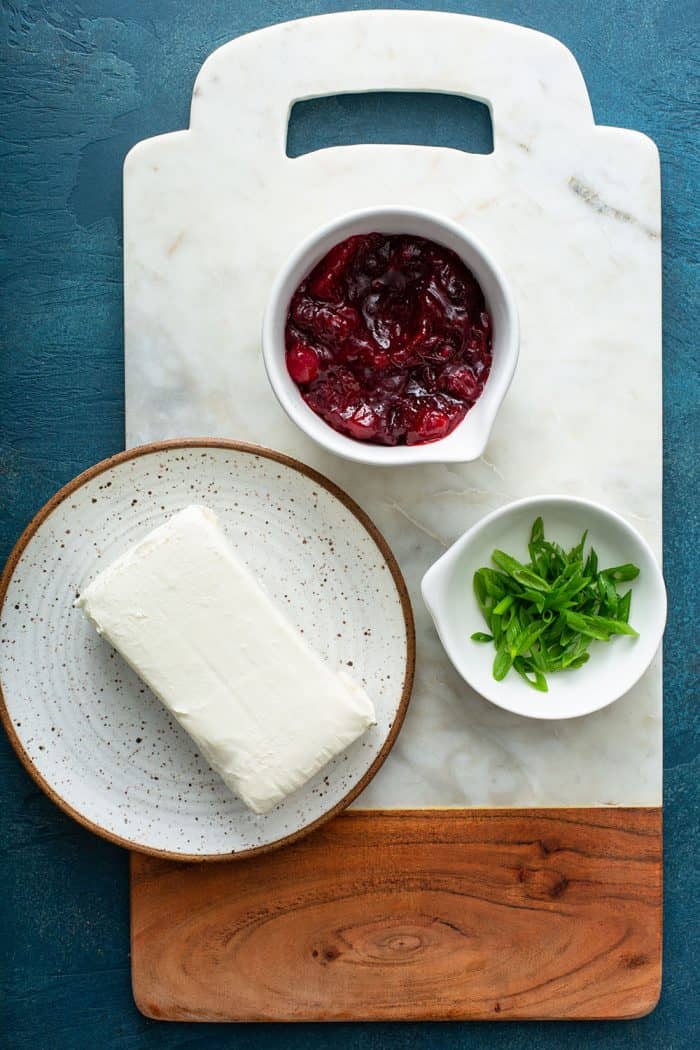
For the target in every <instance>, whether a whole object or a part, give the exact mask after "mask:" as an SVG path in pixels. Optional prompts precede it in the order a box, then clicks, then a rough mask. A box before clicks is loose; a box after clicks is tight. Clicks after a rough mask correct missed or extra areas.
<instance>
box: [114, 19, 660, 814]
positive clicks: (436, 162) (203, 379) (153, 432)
mask: <svg viewBox="0 0 700 1050" xmlns="http://www.w3.org/2000/svg"><path fill="white" fill-rule="evenodd" d="M392 88H393V89H397V90H398V89H403V90H439V91H446V92H453V93H459V94H464V95H469V96H472V97H476V98H479V99H482V100H484V101H487V102H488V103H489V105H490V107H491V111H492V117H493V124H494V152H493V154H490V155H487V156H484V155H471V154H465V153H461V152H459V151H456V150H450V149H442V148H440V149H435V148H429V147H412V146H397V145H392V146H376V145H364V146H349V147H337V148H331V149H326V150H321V151H318V152H316V153H312V154H307V155H304V156H301V157H297V158H294V159H290V158H288V157H286V155H285V153H284V142H285V139H286V122H287V119H288V113H289V110H290V107H291V105H292V103H293V102H294V101H296V100H298V99H301V98H308V97H313V96H317V95H324V94H328V93H334V92H348V91H363V90H391V89H392ZM124 190H125V296H126V300H125V301H126V310H125V321H126V395H127V403H126V415H127V440H128V443H129V444H130V445H135V444H138V443H141V442H145V441H150V440H155V439H159V438H166V437H175V436H184V435H218V436H225V437H232V438H238V439H243V440H248V441H255V442H260V443H262V444H265V445H268V446H271V447H273V448H277V449H281V450H283V451H285V452H288V453H290V454H292V455H295V456H297V457H299V458H300V459H302V460H303V461H304V462H306V463H309V464H310V465H312V466H314V467H316V468H317V469H319V470H321V471H322V472H323V473H325V474H327V475H328V476H329V477H331V478H332V479H333V480H335V481H336V482H338V483H339V484H340V485H341V486H342V487H343V488H345V489H346V490H347V491H348V492H349V493H350V494H351V495H352V496H353V497H354V498H355V499H357V501H358V502H359V503H360V504H361V505H362V506H363V507H364V508H365V509H366V510H367V511H368V513H369V514H370V515H371V516H372V517H373V519H374V520H375V522H376V524H377V525H378V526H379V528H380V529H381V530H382V531H383V533H384V534H385V536H386V538H387V540H388V541H389V543H390V545H391V546H392V549H393V550H394V553H395V554H396V556H397V559H398V561H399V564H400V565H401V568H402V570H403V572H404V574H405V577H406V580H407V583H408V585H409V589H410V591H411V595H412V599H413V605H414V612H415V616H416V627H417V644H418V651H417V677H416V685H415V690H414V696H413V700H412V702H411V705H410V708H409V712H408V715H407V718H406V722H405V725H404V728H403V730H402V732H401V734H400V736H399V739H398V741H397V744H396V746H395V748H394V751H393V752H392V754H391V755H390V757H389V759H388V760H387V762H386V764H385V766H384V767H383V769H382V770H381V771H380V773H379V775H378V776H377V777H376V778H375V780H374V781H373V782H372V784H371V785H370V786H369V788H368V789H367V790H366V791H365V792H364V793H363V795H362V797H361V799H360V800H359V802H358V804H360V805H364V806H370V807H381V806H432V805H448V806H454V805H470V806H489V805H491V806H522V805H608V804H609V805H620V804H628V805H635V804H639V805H641V804H648V805H649V804H651V805H653V804H657V803H660V801H661V668H660V663H659V662H658V661H657V663H656V664H655V665H654V666H653V667H652V668H651V669H650V670H649V671H648V672H647V674H646V675H645V676H644V678H643V679H642V681H640V683H639V684H638V685H637V686H636V687H635V689H633V690H632V691H631V692H630V693H629V694H628V695H627V696H625V697H624V698H623V699H621V700H620V701H618V702H617V703H616V704H614V705H613V706H612V707H611V708H608V709H606V710H604V711H601V712H598V713H596V714H594V715H590V716H588V717H586V718H583V719H578V720H575V721H572V722H557V721H554V722H552V723H549V724H545V723H542V722H530V721H528V720H524V719H521V718H519V717H517V716H514V715H510V714H508V713H506V712H504V711H501V710H499V709H497V708H495V707H493V706H492V705H491V704H489V703H488V702H487V701H485V700H483V699H482V698H480V697H479V696H477V695H476V694H474V693H473V692H472V691H471V690H470V689H469V688H468V687H467V686H466V685H465V684H464V683H463V682H462V680H461V678H459V677H458V676H457V674H456V672H454V671H453V669H452V667H451V665H450V663H449V661H448V659H447V657H446V656H445V654H444V652H443V651H442V648H441V646H440V643H439V641H438V639H437V636H436V634H435V631H434V628H433V626H432V624H431V622H430V618H429V616H428V614H427V612H426V610H425V608H424V607H423V604H422V601H421V598H420V592H419V583H420V578H421V576H422V574H423V572H424V571H425V569H426V568H427V567H428V565H430V564H431V562H432V561H434V560H435V558H436V557H437V556H439V554H440V553H441V552H442V551H443V550H444V549H445V547H446V546H448V545H449V544H450V543H451V542H452V541H453V540H454V539H455V538H456V537H457V536H458V535H459V534H460V533H461V532H462V531H464V529H465V528H467V527H468V526H469V525H470V524H472V523H473V522H475V521H476V520H478V519H479V518H480V517H481V516H483V515H484V514H485V513H486V512H488V511H490V510H492V509H494V508H495V507H497V506H500V505H502V504H503V503H504V502H506V501H508V500H510V499H514V498H518V497H521V496H527V495H533V494H536V493H545V492H561V493H572V494H577V495H582V496H586V497H588V498H591V499H595V500H599V501H601V502H603V503H605V504H607V505H609V506H611V507H613V508H614V509H615V510H617V511H619V512H620V513H622V514H623V515H624V516H626V517H628V518H629V519H630V520H631V521H632V522H633V523H634V524H635V525H636V526H637V527H638V528H639V529H640V531H642V532H643V534H644V535H645V537H646V538H647V539H648V540H649V542H650V543H651V544H652V547H653V548H654V550H655V551H656V553H657V554H659V555H660V547H661V544H660V540H661V535H660V530H661V277H660V192H659V164H658V155H657V152H656V148H655V146H654V144H653V143H652V142H651V141H650V140H649V139H648V138H646V137H645V136H644V135H641V134H639V133H637V132H634V131H628V130H623V129H619V128H610V127H600V126H596V125H595V124H594V122H593V116H592V113H591V108H590V102H589V99H588V94H587V91H586V88H585V84H584V82H583V79H582V76H581V73H580V70H579V68H578V66H577V64H576V62H575V60H574V58H573V57H572V55H571V54H570V52H568V51H567V50H566V48H564V47H563V45H561V44H560V43H559V42H558V41H556V40H554V39H552V38H550V37H546V36H544V35H542V34H539V33H536V32H533V31H531V30H526V29H521V28H519V27H517V26H512V25H507V24H505V23H499V22H494V21H490V20H485V19H478V18H470V17H465V16H459V15H448V14H435V13H425V12H419V13H415V12H354V13H346V14H341V15H331V16H326V17H323V18H314V19H307V20H301V21H298V22H293V23H287V24H284V25H281V26H274V27H272V28H270V29H265V30H262V31H260V32H258V33H255V34H251V35H249V36H246V37H241V38H239V39H238V40H235V41H233V42H232V43H230V44H227V45H225V46H224V47H223V48H220V49H219V50H218V51H216V52H214V54H213V55H211V56H210V58H209V59H207V61H206V62H205V64H204V66H203V67H202V69H201V71H200V73H199V75H198V77H197V81H196V85H195V90H194V97H193V103H192V115H191V124H190V129H189V130H188V131H182V132H177V133H174V134H169V135H165V136H161V137H159V138H155V139H150V140H147V141H145V142H142V143H140V144H139V145H138V146H137V147H135V149H134V150H132V152H131V153H130V154H129V156H128V158H127V161H126V165H125V181H124ZM380 204H402V205H409V206H411V205H413V206H417V207H422V208H429V209H431V210H434V211H437V212H440V213H442V214H444V215H446V216H447V217H448V218H451V219H453V220H454V221H457V222H460V223H462V224H464V225H465V226H467V227H468V228H469V230H470V231H471V232H472V233H473V234H474V235H475V236H477V237H478V238H479V239H480V240H482V241H483V242H484V243H485V244H486V246H487V247H488V248H489V249H490V250H491V252H492V253H493V254H494V256H495V257H496V259H497V260H498V262H499V263H500V265H501V266H502V267H503V268H504V269H505V270H506V271H507V273H508V275H509V277H510V279H511V282H512V284H513V287H514V290H515V293H516V296H517V299H518V305H519V310H520V320H521V329H522V342H521V355H520V362H519V365H518V370H517V372H516V376H515V379H514V382H513V385H512V387H511V390H510V392H509V394H508V396H507V398H506V401H505V403H504V405H503V407H502V409H501V412H500V414H499V417H498V419H497V420H496V423H495V426H494V430H493V434H492V438H491V441H490V443H489V447H488V449H487V454H486V455H485V456H483V457H482V458H481V459H480V460H478V461H476V462H474V463H470V464H466V465H454V464H452V465H444V466H443V465H438V466H435V465H425V466H414V467H403V468H401V469H392V468H374V469H372V468H368V467H364V466H361V465H358V464H351V463H346V462H344V461H341V460H340V459H337V458H335V457H333V456H331V455H329V454H327V453H325V452H324V451H323V450H321V449H319V448H317V447H316V445H315V444H313V443H312V442H311V441H310V440H309V439H307V438H306V437H305V435H303V434H302V433H301V432H300V431H299V430H298V429H297V428H296V427H295V426H294V425H293V424H292V423H291V422H290V421H289V420H288V419H287V418H286V416H285V415H284V414H283V412H282V410H281V409H280V408H279V406H278V405H277V402H276V400H275V398H274V396H273V395H272V392H271V390H270V388H269V386H268V383H267V380H266V377H265V373H264V369H263V365H262V358H261V352H260V324H261V319H262V314H263V310H264V306H265V302H266V297H267V291H268V288H269V285H270V283H271V281H272V278H273V276H274V274H275V272H276V270H277V268H278V267H279V266H280V264H281V263H282V261H283V260H284V258H285V257H286V255H287V254H288V253H289V252H290V251H291V250H292V249H293V248H294V247H295V246H296V244H298V242H299V241H300V240H301V239H303V238H304V237H306V236H307V235H308V234H309V233H311V232H312V231H313V230H314V229H315V228H316V227H317V226H319V225H320V224H321V223H323V222H325V221H328V220H330V219H331V218H333V217H334V216H336V215H338V214H340V213H342V212H346V211H350V210H352V209H354V208H359V207H365V206H370V205H380Z"/></svg>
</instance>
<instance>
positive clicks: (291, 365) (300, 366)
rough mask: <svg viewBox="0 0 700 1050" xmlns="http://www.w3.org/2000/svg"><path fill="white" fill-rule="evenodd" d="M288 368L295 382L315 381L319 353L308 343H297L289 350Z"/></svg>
mask: <svg viewBox="0 0 700 1050" xmlns="http://www.w3.org/2000/svg"><path fill="white" fill-rule="evenodd" d="M287 369H288V371H289V374H290V376H291V377H292V379H293V380H294V382H295V383H313V381H314V379H316V377H317V376H318V354H317V353H316V351H315V350H314V348H313V347H311V346H309V345H308V343H297V345H296V346H294V347H292V349H291V350H289V351H288V352H287Z"/></svg>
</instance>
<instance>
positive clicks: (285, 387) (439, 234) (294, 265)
mask: <svg viewBox="0 0 700 1050" xmlns="http://www.w3.org/2000/svg"><path fill="white" fill-rule="evenodd" d="M374 232H379V233H394V234H396V233H407V234H412V235H414V236H417V237H426V238H428V239H430V240H432V241H436V242H437V243H438V244H442V245H444V246H445V247H447V248H451V249H452V250H453V251H454V252H456V253H457V255H459V256H460V258H461V259H462V260H463V261H464V263H465V264H466V265H467V266H468V267H469V269H470V270H471V271H472V273H473V274H474V276H475V277H476V279H477V281H478V282H479V284H480V285H481V289H482V291H483V293H484V298H485V300H486V306H487V308H488V310H489V313H490V314H491V317H492V320H493V333H494V339H493V364H492V366H491V374H490V375H489V378H488V380H487V382H486V385H485V387H484V390H483V393H482V394H481V397H480V398H479V400H478V401H477V402H476V404H475V405H474V407H473V408H472V409H471V410H470V411H469V412H468V413H467V415H466V416H465V418H464V419H463V421H462V422H461V423H460V424H459V425H458V426H457V427H455V429H454V430H453V431H452V433H451V434H449V435H448V436H447V437H445V438H442V439H441V440H439V441H435V442H432V443H430V444H427V445H412V446H407V445H398V446H396V447H387V446H383V445H373V444H368V443H366V442H362V441H355V440H353V438H349V437H345V435H343V434H339V433H338V432H337V431H336V430H333V428H332V427H331V426H329V425H328V423H326V422H325V421H324V420H323V419H321V418H320V416H317V415H316V413H315V412H313V411H312V410H311V409H310V408H309V407H308V405H307V404H306V403H305V401H304V399H303V398H302V396H301V394H300V393H299V390H298V388H297V386H296V384H295V383H294V382H293V380H292V378H291V376H290V375H289V373H288V371H287V365H286V362H285V348H284V328H285V324H286V320H287V312H288V310H289V303H290V300H291V298H292V295H293V294H294V292H295V291H296V289H297V288H298V286H299V284H300V283H301V282H302V280H303V279H304V278H305V277H306V276H307V274H308V273H310V271H311V270H312V269H313V268H314V266H315V265H316V263H317V262H319V261H320V260H321V259H322V258H323V256H324V255H325V254H326V252H328V251H329V250H330V249H331V248H332V247H333V246H334V245H335V244H338V243H339V242H340V241H343V240H345V238H346V237H351V236H353V235H354V234H362V233H374ZM518 346H519V327H518V311H517V308H516V305H515V299H514V298H513V294H512V292H511V290H510V288H509V286H508V282H507V280H506V278H505V277H504V275H503V273H502V272H501V270H500V269H499V267H498V266H497V265H496V263H495V262H494V260H493V259H492V258H491V256H490V255H489V253H488V252H487V250H486V248H484V246H483V245H482V244H480V243H479V242H478V241H476V240H475V239H474V238H473V237H472V236H470V235H469V234H468V233H466V232H465V231H464V230H463V229H462V228H461V227H460V226H457V224H456V223H454V222H451V221H450V220H449V219H444V218H442V217H441V216H439V215H434V214H432V213H431V212H427V211H420V210H418V209H415V208H367V209H363V210H362V211H356V212H352V213H351V214H349V215H344V216H343V217H342V218H339V219H335V220H334V221H333V222H330V223H327V224H326V225H325V226H322V227H321V228H320V229H319V230H317V231H316V232H315V233H314V234H312V235H311V236H310V237H309V238H308V239H307V240H306V241H304V243H303V244H301V245H300V246H299V247H298V248H297V249H296V250H295V251H294V252H293V253H292V255H291V256H290V257H289V258H288V259H287V261H286V262H285V264H284V265H283V267H282V269H281V270H280V271H279V273H278V274H277V277H276V278H275V280H274V282H273V285H272V288H271V290H270V295H269V299H268V304H267V309H266V311H265V317H264V320H263V330H262V348H263V358H264V361H265V368H266V370H267V375H268V378H269V380H270V383H271V385H272V389H273V390H274V392H275V395H276V396H277V399H278V401H279V403H280V404H281V405H282V408H284V410H285V411H286V413H287V415H288V416H289V417H290V419H292V420H293V421H294V422H295V423H297V424H298V425H299V426H300V427H301V429H302V430H303V431H304V432H305V433H306V434H308V436H309V437H311V438H313V439H314V440H315V441H317V442H318V443H319V444H320V445H323V447H324V448H326V449H328V450H329V451H330V452H335V453H336V454H337V455H339V456H343V457H344V458H345V459H351V460H355V461H357V462H358V463H370V464H375V465H385V466H387V465H388V466H394V465H398V464H406V463H465V462H468V461H469V460H472V459H478V458H479V456H480V455H481V454H482V453H483V451H484V449H485V448H486V443H487V442H488V439H489V434H490V433H491V427H492V426H493V421H494V419H495V418H496V413H497V412H498V409H499V407H500V405H501V402H502V401H503V398H504V397H505V395H506V391H507V390H508V387H509V385H510V381H511V379H512V378H513V373H514V371H515V365H516V363H517V360H518Z"/></svg>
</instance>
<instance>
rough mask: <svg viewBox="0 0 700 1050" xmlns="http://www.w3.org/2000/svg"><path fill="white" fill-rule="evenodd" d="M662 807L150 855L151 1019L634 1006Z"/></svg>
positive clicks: (611, 1010)
mask: <svg viewBox="0 0 700 1050" xmlns="http://www.w3.org/2000/svg"><path fill="white" fill-rule="evenodd" d="M661 853H662V850H661V810H660V809H611V808H606V809H544V810H542V809H540V810H395V811H382V812H376V811H375V812H361V811H352V812H349V813H344V814H342V815H341V816H340V817H338V818H337V819H336V820H334V821H333V822H332V823H331V824H328V825H326V826H325V827H324V828H322V829H321V830H319V831H318V832H316V833H315V834H313V835H311V836H309V837H308V838H306V839H304V840H303V841H300V842H298V843H296V844H294V845H292V846H289V847H288V848H286V849H284V850H281V851H279V852H277V853H272V854H268V855H266V856H261V857H254V858H252V859H250V860H248V861H245V862H244V863H236V864H231V863H219V864H208V865H192V864H179V863H175V862H171V861H163V860H160V859H157V858H153V857H148V856H145V855H138V854H132V858H131V890H132V898H131V938H132V977H133V991H134V997H135V999H136V1003H137V1005H138V1007H139V1009H140V1010H141V1012H142V1013H144V1014H146V1015H147V1016H149V1017H155V1018H161V1019H170V1020H201V1021H226V1020H236V1021H263V1020H273V1021H282V1020H286V1021H302V1020H323V1021H328V1020H362V1019H372V1020H374V1019H376V1020H399V1019H413V1020H418V1019H428V1020H437V1019H457V1018H474V1019H476V1018H480V1019H497V1020H504V1019H515V1018H543V1019H544V1018H550V1019H553V1018H608V1019H609V1018H631V1017H639V1016H642V1015H643V1014H646V1013H648V1012H649V1011H650V1010H652V1009H653V1007H654V1006H655V1005H656V1002H657V1000H658V997H659V992H660V984H661V923H662V919H661V882H662V868H661Z"/></svg>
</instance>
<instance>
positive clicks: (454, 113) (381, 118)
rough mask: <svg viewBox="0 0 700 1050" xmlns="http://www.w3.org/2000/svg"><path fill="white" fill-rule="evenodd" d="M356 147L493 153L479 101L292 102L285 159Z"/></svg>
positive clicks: (389, 94) (383, 97) (357, 97)
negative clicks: (402, 147) (415, 148)
mask: <svg viewBox="0 0 700 1050" xmlns="http://www.w3.org/2000/svg"><path fill="white" fill-rule="evenodd" d="M360 143H378V144H381V145H411V146H442V147H447V148H450V149H458V150H462V152H464V153H493V125H492V124H491V114H490V112H489V108H488V106H486V105H485V104H484V103H483V102H477V101H476V100H475V99H472V98H463V97H462V96H461V95H445V94H440V93H438V92H432V91H371V92H362V93H353V94H345V95H325V96H323V97H322V98H310V99H305V100H304V101H302V102H295V103H294V105H293V107H292V111H291V113H290V116H289V127H288V128H287V156H288V157H301V156H303V154H305V153H314V152H316V151H317V150H321V149H328V147H330V146H355V145H358V144H360Z"/></svg>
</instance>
